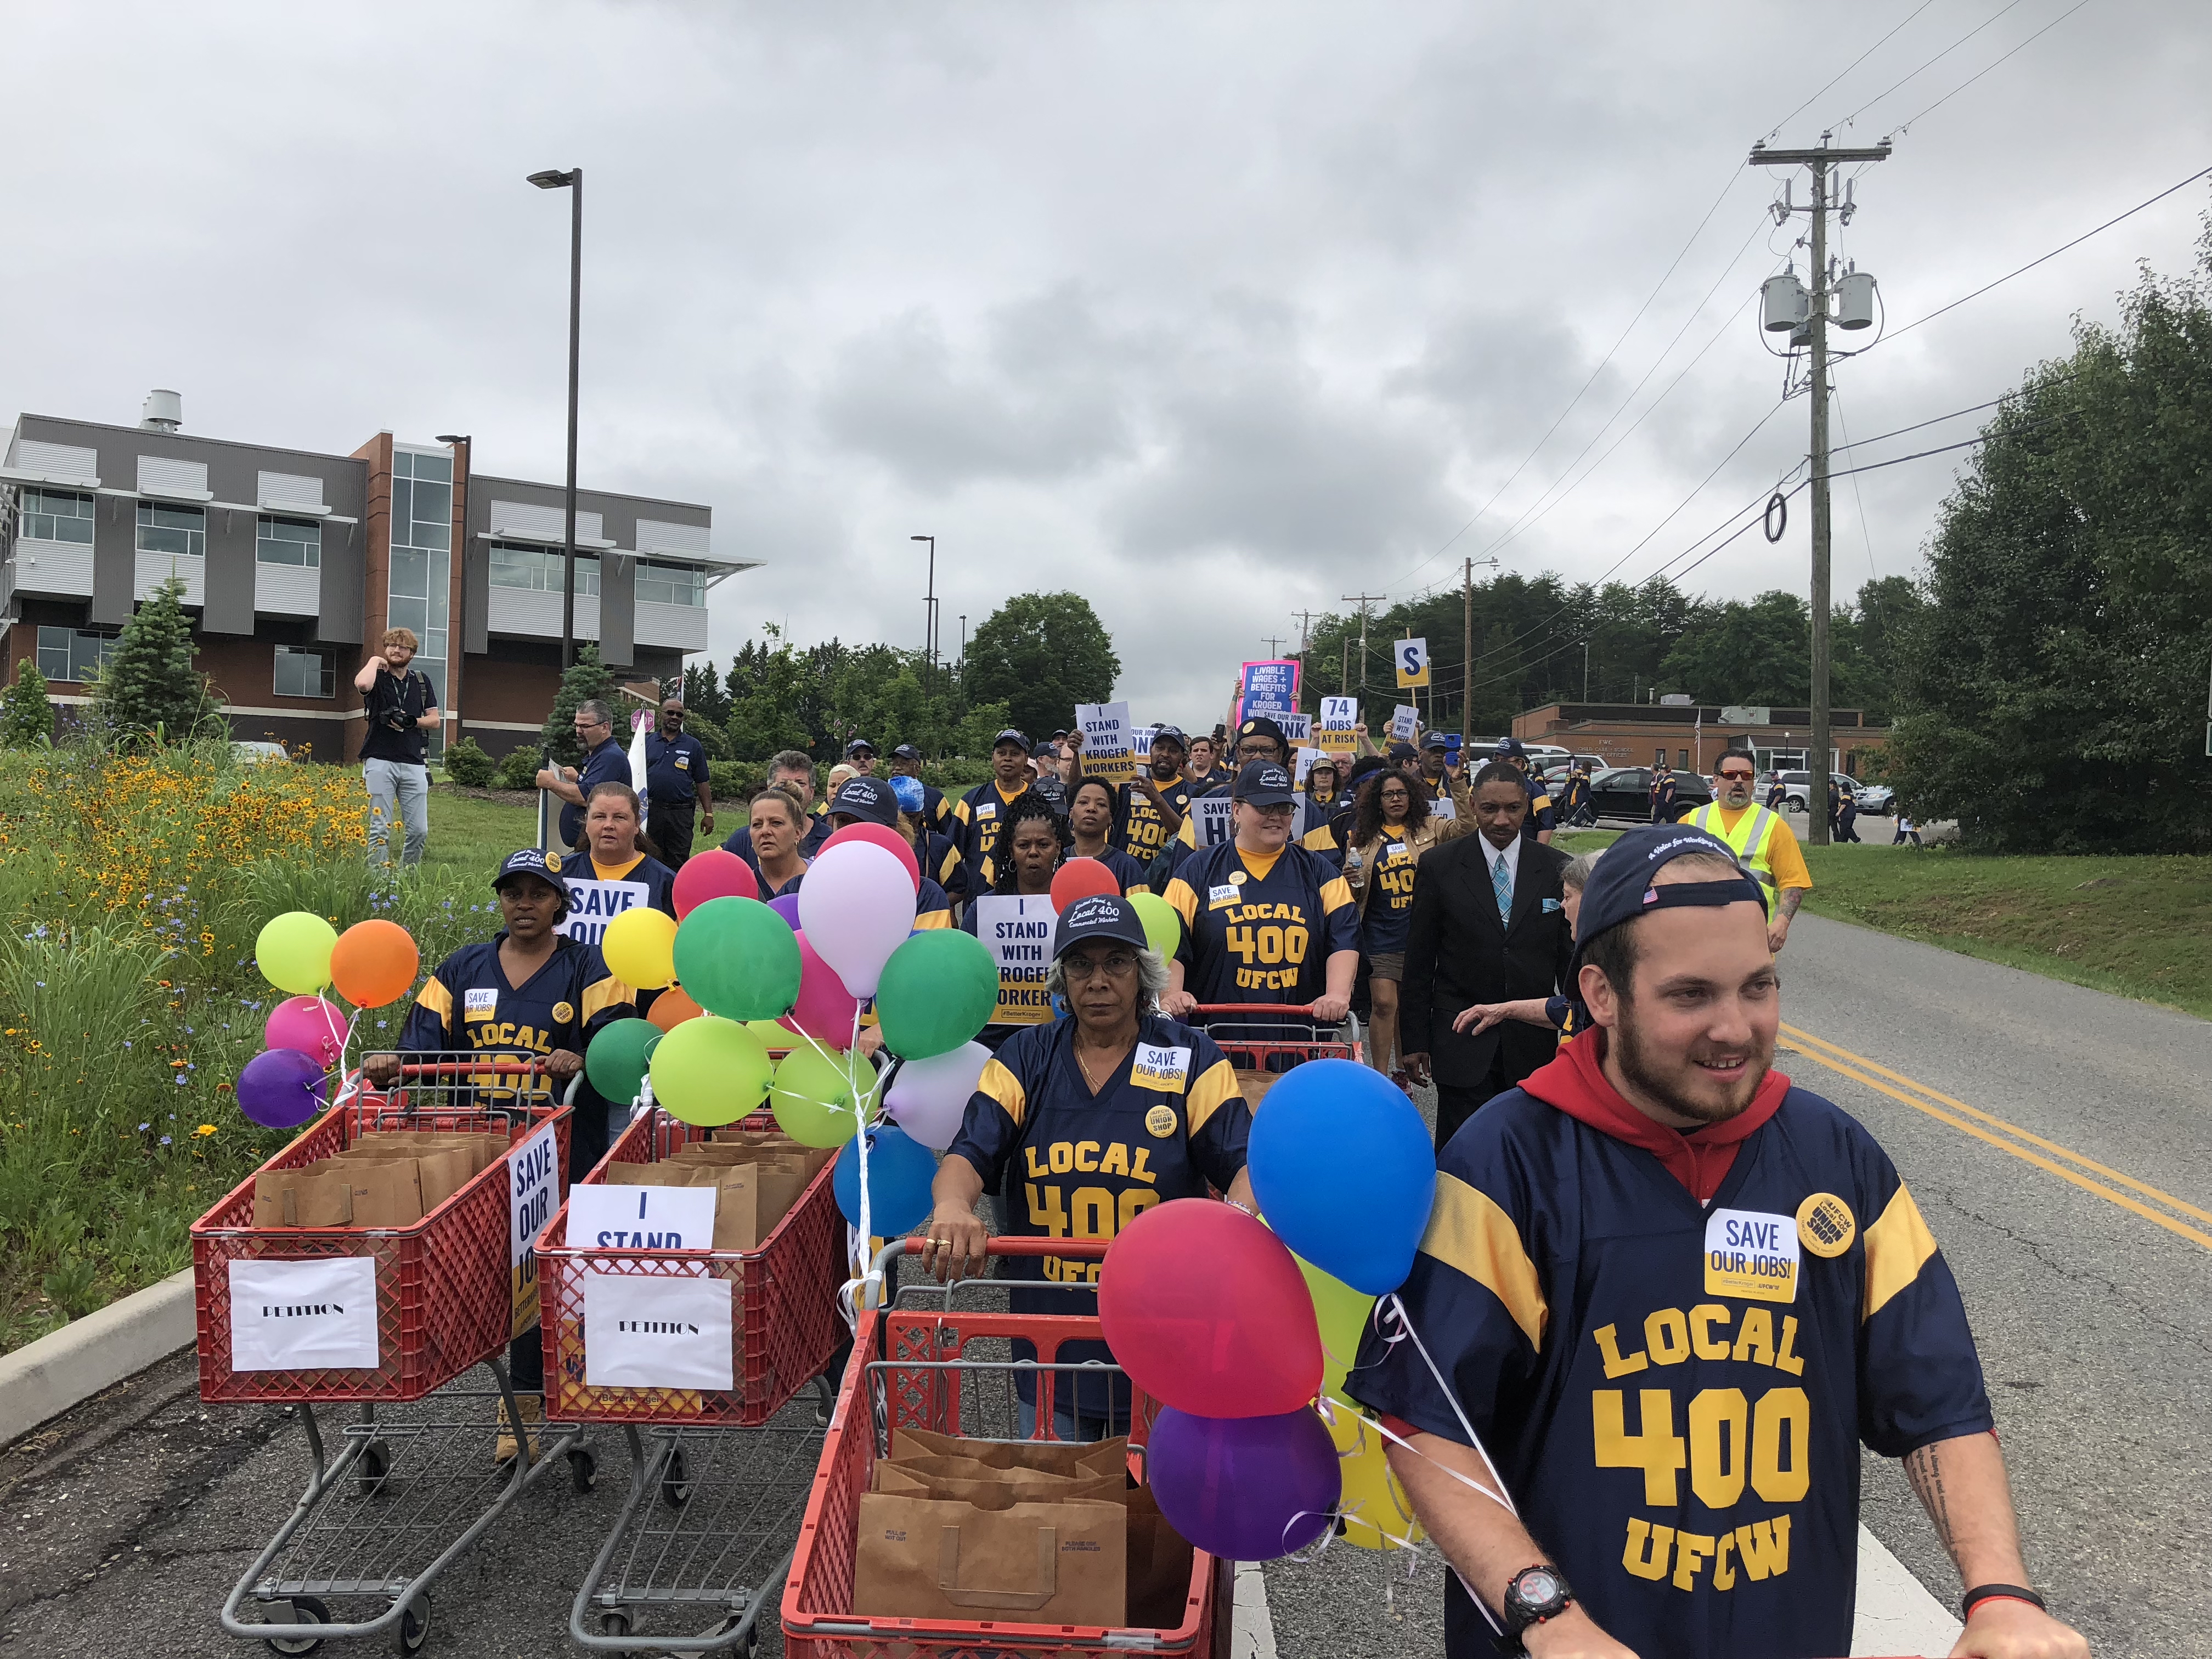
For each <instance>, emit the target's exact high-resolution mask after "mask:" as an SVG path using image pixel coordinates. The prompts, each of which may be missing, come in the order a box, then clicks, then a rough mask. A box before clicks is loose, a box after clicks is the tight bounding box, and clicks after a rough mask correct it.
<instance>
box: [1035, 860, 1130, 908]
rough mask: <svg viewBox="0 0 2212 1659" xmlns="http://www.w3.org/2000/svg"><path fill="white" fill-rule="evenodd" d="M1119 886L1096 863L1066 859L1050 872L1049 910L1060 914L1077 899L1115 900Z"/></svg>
mask: <svg viewBox="0 0 2212 1659" xmlns="http://www.w3.org/2000/svg"><path fill="white" fill-rule="evenodd" d="M1120 894H1121V883H1120V882H1118V881H1116V880H1115V879H1114V872H1112V871H1111V870H1109V869H1108V868H1107V867H1106V866H1105V864H1104V862H1103V860H1098V859H1070V860H1068V861H1067V862H1066V863H1065V864H1063V865H1061V866H1060V868H1059V869H1057V870H1055V871H1054V872H1053V877H1052V908H1054V910H1056V911H1064V910H1066V908H1067V907H1068V906H1069V905H1071V904H1073V903H1074V902H1075V901H1076V900H1078V899H1083V898H1097V897H1101V896H1103V897H1107V898H1114V897H1118V896H1120Z"/></svg>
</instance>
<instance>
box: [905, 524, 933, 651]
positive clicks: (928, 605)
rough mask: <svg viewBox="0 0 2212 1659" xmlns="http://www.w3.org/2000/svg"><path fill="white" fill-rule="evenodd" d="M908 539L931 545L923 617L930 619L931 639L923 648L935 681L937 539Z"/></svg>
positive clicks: (928, 623) (914, 537)
mask: <svg viewBox="0 0 2212 1659" xmlns="http://www.w3.org/2000/svg"><path fill="white" fill-rule="evenodd" d="M907 539H908V541H910V542H927V543H928V544H929V587H928V591H927V595H926V597H925V598H924V599H923V600H922V611H923V615H924V616H925V617H927V619H928V620H927V624H926V626H927V632H928V636H929V637H928V642H927V645H926V646H925V647H923V648H924V649H925V650H926V651H927V653H928V655H929V677H930V678H932V679H935V678H937V538H936V537H934V536H909V537H908V538H907Z"/></svg>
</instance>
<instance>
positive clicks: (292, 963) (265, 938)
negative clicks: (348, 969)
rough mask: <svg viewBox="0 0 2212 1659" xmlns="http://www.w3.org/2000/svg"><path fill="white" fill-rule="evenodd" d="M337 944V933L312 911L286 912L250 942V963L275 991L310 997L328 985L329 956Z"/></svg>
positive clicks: (271, 919) (264, 927)
mask: <svg viewBox="0 0 2212 1659" xmlns="http://www.w3.org/2000/svg"><path fill="white" fill-rule="evenodd" d="M337 942H338V934H337V928H335V927H331V925H330V923H328V922H327V921H324V920H323V919H322V918H321V917H320V916H319V915H316V914H315V913H314V912H313V910H287V911H286V912H285V913H284V914H283V915H281V916H271V917H270V919H269V921H267V922H266V923H265V924H264V926H263V927H262V929H261V933H260V935H259V936H258V938H257V939H255V940H254V941H253V960H254V963H255V964H256V965H257V966H258V968H259V969H261V975H262V977H263V978H264V979H266V980H267V981H269V982H270V984H271V985H273V986H275V987H276V988H277V989H278V990H280V991H289V992H290V993H291V994H293V995H294V996H295V997H304V996H313V994H315V993H316V992H318V991H319V990H321V989H322V988H323V987H325V985H328V984H329V983H330V982H331V951H334V950H336V949H337Z"/></svg>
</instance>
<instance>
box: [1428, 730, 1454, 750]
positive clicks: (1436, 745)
mask: <svg viewBox="0 0 2212 1659" xmlns="http://www.w3.org/2000/svg"><path fill="white" fill-rule="evenodd" d="M1421 747H1422V748H1424V749H1449V748H1450V747H1451V744H1449V742H1447V741H1446V740H1445V738H1444V734H1443V732H1430V733H1429V735H1428V736H1427V737H1425V738H1422V739H1421Z"/></svg>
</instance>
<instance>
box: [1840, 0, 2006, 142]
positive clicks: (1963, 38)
mask: <svg viewBox="0 0 2212 1659" xmlns="http://www.w3.org/2000/svg"><path fill="white" fill-rule="evenodd" d="M2019 4H2020V0H2005V3H2004V4H2003V5H2002V6H2000V7H1998V8H1997V9H1996V11H1994V12H1992V13H1991V14H1990V15H1989V16H1987V17H1985V18H1984V19H1983V20H1982V21H1980V22H1978V23H1977V24H1975V25H1974V27H1972V28H1970V29H1968V30H1967V31H1966V33H1964V34H1962V35H1960V37H1959V38H1958V39H1957V40H1954V41H1953V42H1952V43H1951V44H1950V45H1949V46H1946V47H1944V48H1943V50H1942V51H1941V52H1937V53H1936V55H1935V56H1934V57H1933V58H1929V60H1928V61H1927V62H1926V63H1924V64H1922V65H1921V66H1920V67H1919V68H1918V69H1917V70H1913V71H1912V73H1911V75H1908V76H1905V80H1903V81H1893V82H1891V83H1890V84H1889V85H1888V86H1887V87H1884V88H1882V89H1881V91H1880V92H1877V93H1876V94H1875V95H1874V96H1873V97H1871V98H1869V99H1868V100H1866V102H1864V103H1863V104H1861V105H1860V106H1858V107H1857V109H1855V110H1853V111H1852V112H1850V114H1849V115H1846V116H1845V117H1844V118H1843V119H1842V120H1841V121H1840V122H1838V125H1840V126H1846V127H1847V126H1849V125H1850V124H1851V123H1852V122H1854V121H1856V120H1857V119H1858V118H1859V117H1860V116H1862V115H1864V114H1865V113H1866V112H1868V111H1869V110H1870V109H1872V108H1873V107H1874V106H1875V105H1876V104H1879V103H1880V102H1881V100H1883V99H1885V98H1887V97H1888V96H1889V94H1891V93H1893V92H1895V91H1896V90H1897V89H1898V88H1899V87H1901V86H1903V85H1905V82H1908V81H1911V80H1913V79H1915V78H1917V76H1921V75H1923V74H1925V73H1926V72H1927V71H1928V70H1931V69H1933V68H1935V67H1936V64H1940V63H1942V61H1943V60H1944V59H1945V58H1948V57H1949V56H1950V55H1951V54H1952V53H1953V52H1956V51H1958V49H1959V48H1960V47H1961V46H1965V45H1966V42H1967V41H1969V40H1972V39H1973V38H1974V37H1975V36H1976V35H1978V34H1979V33H1981V32H1982V31H1983V30H1984V29H1985V28H1987V27H1989V26H1990V24H1992V23H1994V22H1996V21H1997V19H1998V18H2000V17H2002V16H2003V15H2005V14H2006V13H2007V12H2008V11H2010V10H2012V9H2013V8H2014V7H2015V6H2017V5H2019Z"/></svg>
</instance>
